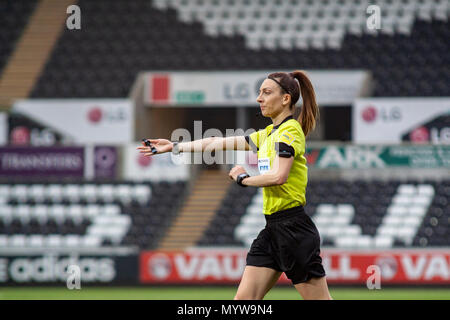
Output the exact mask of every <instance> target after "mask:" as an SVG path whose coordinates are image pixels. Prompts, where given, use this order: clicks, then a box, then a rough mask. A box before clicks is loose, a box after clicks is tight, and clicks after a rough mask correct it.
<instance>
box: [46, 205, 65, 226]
mask: <svg viewBox="0 0 450 320" xmlns="http://www.w3.org/2000/svg"><path fill="white" fill-rule="evenodd" d="M48 217H49V218H52V219H53V220H54V221H55V222H56V223H57V224H62V223H63V222H64V220H65V219H66V206H65V205H62V204H54V205H52V206H50V207H49V210H48Z"/></svg>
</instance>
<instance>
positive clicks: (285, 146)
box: [275, 126, 305, 157]
mask: <svg viewBox="0 0 450 320" xmlns="http://www.w3.org/2000/svg"><path fill="white" fill-rule="evenodd" d="M304 139H305V138H304V135H303V133H302V132H301V131H300V130H298V129H297V128H295V127H292V126H286V127H284V128H282V129H281V130H280V131H279V132H278V136H277V139H276V141H275V148H276V151H277V154H278V155H279V156H281V157H283V156H284V157H290V156H293V157H295V156H297V155H299V154H300V155H301V154H303V153H304V145H305V142H304Z"/></svg>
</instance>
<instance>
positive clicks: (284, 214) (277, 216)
mask: <svg viewBox="0 0 450 320" xmlns="http://www.w3.org/2000/svg"><path fill="white" fill-rule="evenodd" d="M299 214H305V208H303V206H296V207H292V208H289V209H286V210H281V211H277V212H274V213H272V214H265V215H264V217H265V218H266V222H267V223H271V222H277V221H282V220H286V219H289V218H292V217H294V216H297V215H299Z"/></svg>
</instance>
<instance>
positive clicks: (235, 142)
mask: <svg viewBox="0 0 450 320" xmlns="http://www.w3.org/2000/svg"><path fill="white" fill-rule="evenodd" d="M146 140H147V141H148V142H150V144H151V146H147V145H146V144H145V142H142V145H143V146H142V147H138V148H137V149H138V150H139V152H140V153H143V154H144V155H146V156H153V155H155V154H160V153H166V152H176V153H179V152H203V151H212V150H216V151H220V150H251V147H250V146H249V145H248V143H247V141H246V140H245V137H244V136H233V137H225V138H222V137H209V138H204V139H199V140H194V141H190V142H180V143H176V142H172V141H169V140H166V139H146ZM152 147H153V148H155V149H156V152H155V151H152Z"/></svg>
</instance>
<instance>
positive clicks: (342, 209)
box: [337, 204, 355, 218]
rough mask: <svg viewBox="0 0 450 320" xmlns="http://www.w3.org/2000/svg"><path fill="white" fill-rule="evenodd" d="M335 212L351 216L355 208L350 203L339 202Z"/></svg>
mask: <svg viewBox="0 0 450 320" xmlns="http://www.w3.org/2000/svg"><path fill="white" fill-rule="evenodd" d="M337 213H338V215H341V216H350V217H352V218H353V215H354V214H355V208H354V207H353V205H351V204H339V205H338V206H337Z"/></svg>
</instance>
